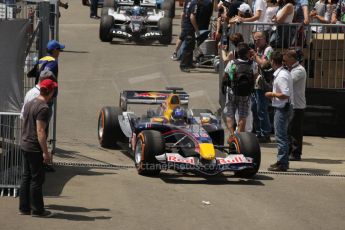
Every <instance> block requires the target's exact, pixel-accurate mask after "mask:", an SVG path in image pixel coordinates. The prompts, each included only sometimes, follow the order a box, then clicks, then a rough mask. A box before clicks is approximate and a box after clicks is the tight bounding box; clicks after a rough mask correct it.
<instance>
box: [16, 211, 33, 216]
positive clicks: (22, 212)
mask: <svg viewBox="0 0 345 230" xmlns="http://www.w3.org/2000/svg"><path fill="white" fill-rule="evenodd" d="M18 215H21V216H28V215H31V212H30V211H21V210H19V212H18Z"/></svg>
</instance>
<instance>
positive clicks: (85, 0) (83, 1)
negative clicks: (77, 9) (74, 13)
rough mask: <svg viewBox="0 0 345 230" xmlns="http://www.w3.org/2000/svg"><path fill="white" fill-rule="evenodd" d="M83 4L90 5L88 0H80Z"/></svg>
mask: <svg viewBox="0 0 345 230" xmlns="http://www.w3.org/2000/svg"><path fill="white" fill-rule="evenodd" d="M81 2H82V4H83V6H90V0H81Z"/></svg>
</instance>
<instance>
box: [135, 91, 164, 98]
mask: <svg viewBox="0 0 345 230" xmlns="http://www.w3.org/2000/svg"><path fill="white" fill-rule="evenodd" d="M168 95H169V94H166V93H157V92H142V93H135V94H134V97H151V98H157V97H167V96H168Z"/></svg>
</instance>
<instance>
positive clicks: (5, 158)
mask: <svg viewBox="0 0 345 230" xmlns="http://www.w3.org/2000/svg"><path fill="white" fill-rule="evenodd" d="M20 137H21V120H20V114H0V196H4V195H8V196H11V195H13V196H14V197H15V196H17V191H18V188H19V185H20V180H21V175H22V170H23V168H22V154H21V150H20Z"/></svg>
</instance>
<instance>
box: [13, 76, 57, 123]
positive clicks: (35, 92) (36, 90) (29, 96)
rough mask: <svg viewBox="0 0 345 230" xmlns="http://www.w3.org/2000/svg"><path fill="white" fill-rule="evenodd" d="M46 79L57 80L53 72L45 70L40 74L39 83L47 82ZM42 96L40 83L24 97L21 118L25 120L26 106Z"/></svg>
mask: <svg viewBox="0 0 345 230" xmlns="http://www.w3.org/2000/svg"><path fill="white" fill-rule="evenodd" d="M45 79H51V80H53V81H56V78H55V76H54V74H53V72H51V71H50V70H43V71H42V72H41V73H40V77H39V82H41V81H43V80H45ZM39 95H40V85H39V83H38V84H37V85H35V86H34V87H33V88H32V89H30V90H29V91H28V92H27V93H26V94H25V97H24V104H23V107H22V110H21V112H20V118H21V119H23V113H24V106H25V105H26V104H27V103H28V102H29V101H32V100H33V99H35V98H36V97H38V96H39Z"/></svg>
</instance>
